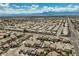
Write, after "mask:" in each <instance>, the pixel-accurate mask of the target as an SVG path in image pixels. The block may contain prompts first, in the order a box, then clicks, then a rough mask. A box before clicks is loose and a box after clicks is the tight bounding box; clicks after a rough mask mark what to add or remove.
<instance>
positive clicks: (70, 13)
mask: <svg viewBox="0 0 79 59" xmlns="http://www.w3.org/2000/svg"><path fill="white" fill-rule="evenodd" d="M0 16H79V12H43V13H32V14H3V15H0Z"/></svg>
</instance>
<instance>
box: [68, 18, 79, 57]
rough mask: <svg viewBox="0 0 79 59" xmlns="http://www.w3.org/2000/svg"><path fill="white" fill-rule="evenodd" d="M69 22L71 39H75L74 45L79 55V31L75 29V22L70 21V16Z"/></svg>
mask: <svg viewBox="0 0 79 59" xmlns="http://www.w3.org/2000/svg"><path fill="white" fill-rule="evenodd" d="M68 23H69V29H70V33H71V40H72V41H73V45H74V49H75V52H76V55H77V56H79V48H78V45H79V44H78V42H79V40H78V33H77V30H75V29H74V26H73V24H72V23H71V21H70V18H68Z"/></svg>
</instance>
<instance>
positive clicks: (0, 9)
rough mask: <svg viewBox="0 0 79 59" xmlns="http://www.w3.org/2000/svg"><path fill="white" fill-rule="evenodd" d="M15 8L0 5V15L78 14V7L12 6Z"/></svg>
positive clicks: (3, 4) (69, 5)
mask: <svg viewBox="0 0 79 59" xmlns="http://www.w3.org/2000/svg"><path fill="white" fill-rule="evenodd" d="M13 6H14V7H16V8H12V7H10V5H9V4H7V3H6V4H5V3H0V13H1V14H23V13H24V14H30V13H43V12H50V11H51V12H79V5H73V4H68V5H66V6H64V7H62V6H60V7H59V6H55V7H53V6H51V7H50V6H47V5H46V6H42V7H40V6H39V5H36V4H32V5H31V6H27V5H22V6H19V5H15V4H14V5H13Z"/></svg>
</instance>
